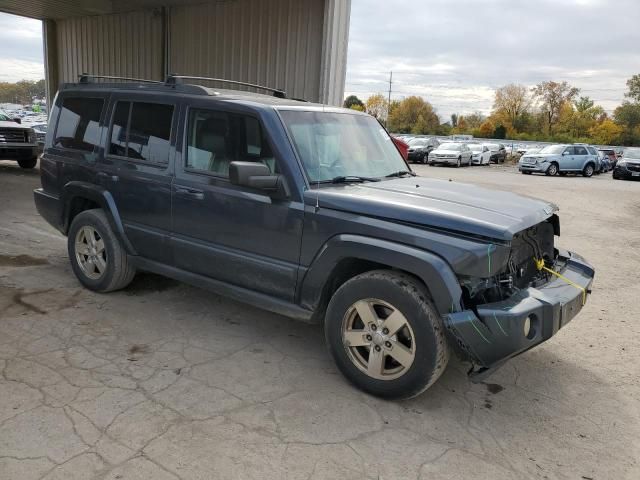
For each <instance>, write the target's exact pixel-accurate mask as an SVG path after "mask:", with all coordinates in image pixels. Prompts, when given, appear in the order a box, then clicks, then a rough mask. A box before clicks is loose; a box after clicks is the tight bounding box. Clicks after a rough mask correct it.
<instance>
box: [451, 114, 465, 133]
mask: <svg viewBox="0 0 640 480" xmlns="http://www.w3.org/2000/svg"><path fill="white" fill-rule="evenodd" d="M453 130H454V132H455V133H467V131H468V130H469V124H468V123H467V120H466V117H463V116H462V115H460V116H459V117H458V124H457V125H456V128H454V129H453Z"/></svg>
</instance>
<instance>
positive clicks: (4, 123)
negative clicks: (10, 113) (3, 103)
mask: <svg viewBox="0 0 640 480" xmlns="http://www.w3.org/2000/svg"><path fill="white" fill-rule="evenodd" d="M0 128H15V129H16V130H29V127H28V126H26V125H21V124H19V123H16V122H7V121H5V120H2V121H0Z"/></svg>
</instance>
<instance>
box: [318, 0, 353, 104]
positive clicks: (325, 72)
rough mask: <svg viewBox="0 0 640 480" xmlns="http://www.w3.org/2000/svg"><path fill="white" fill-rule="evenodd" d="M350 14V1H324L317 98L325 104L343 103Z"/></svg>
mask: <svg viewBox="0 0 640 480" xmlns="http://www.w3.org/2000/svg"><path fill="white" fill-rule="evenodd" d="M350 17H351V0H325V7H324V27H323V34H322V37H323V38H322V65H321V71H320V73H321V76H322V78H321V80H320V101H321V102H322V103H325V104H328V105H336V106H339V105H342V100H343V98H342V97H344V84H345V80H346V75H347V44H348V41H349V19H350Z"/></svg>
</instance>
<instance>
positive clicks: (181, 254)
mask: <svg viewBox="0 0 640 480" xmlns="http://www.w3.org/2000/svg"><path fill="white" fill-rule="evenodd" d="M92 78H93V77H90V76H83V77H82V81H81V82H80V83H78V84H65V85H63V86H62V88H61V90H60V92H59V93H58V95H57V97H56V100H55V103H54V106H53V109H52V113H51V125H50V130H49V132H48V134H47V137H46V140H45V150H44V153H43V155H42V160H41V162H42V168H41V181H42V187H41V188H39V189H37V190H35V192H34V197H35V203H36V206H37V209H38V212H39V213H40V214H41V215H42V216H43V217H44V218H45V219H46V220H47V221H48V222H49V223H50V224H52V225H53V226H55V227H56V228H57V229H58V230H59V231H60V232H61V233H62V234H63V235H66V236H67V249H68V254H69V260H70V263H71V268H72V270H73V272H74V273H75V275H76V276H77V278H78V280H79V281H80V283H81V284H82V285H84V286H85V287H86V288H88V289H90V290H94V291H97V292H110V291H113V290H118V289H122V288H125V287H126V286H127V285H128V284H129V283H130V282H131V280H132V279H133V277H134V276H135V274H136V271H140V270H146V271H151V272H155V273H157V274H161V275H166V276H168V277H172V278H175V279H178V280H181V281H185V282H189V283H192V284H194V285H196V286H198V287H200V288H207V289H210V290H212V291H214V292H217V293H219V294H223V295H227V296H229V297H232V298H234V299H237V300H240V301H244V302H247V303H250V304H253V305H256V306H259V307H261V308H264V309H267V310H271V311H273V312H277V313H280V314H283V315H287V316H290V317H294V318H297V319H300V320H304V321H309V322H321V323H322V324H323V328H324V332H325V338H326V343H327V345H328V348H329V351H330V353H331V355H332V356H333V358H334V360H335V362H336V364H337V366H338V368H339V369H340V371H341V372H342V373H343V374H344V375H345V377H346V378H348V379H349V380H350V381H351V382H353V383H354V384H355V385H356V386H358V387H359V388H361V389H362V390H364V391H366V392H369V393H371V394H374V395H379V396H381V397H386V398H406V397H411V396H414V395H417V394H419V393H420V392H422V391H424V390H426V389H427V388H429V387H430V386H431V385H432V384H433V383H434V382H435V381H436V380H437V379H438V377H439V376H440V375H441V374H442V372H443V371H444V370H445V368H446V366H447V362H448V360H449V357H450V354H451V352H452V351H454V350H455V351H456V352H458V353H459V354H460V355H461V356H462V357H463V358H464V359H466V360H467V361H469V362H472V366H473V370H472V371H471V372H470V374H471V376H472V378H473V379H475V380H477V381H479V380H480V379H482V378H484V377H486V375H488V374H490V373H491V372H492V371H493V370H494V369H495V368H497V367H499V366H500V365H502V364H503V363H504V362H505V361H506V360H507V359H509V358H512V357H514V356H515V355H518V354H520V353H522V352H525V351H528V350H529V349H531V348H532V347H534V346H536V345H538V344H540V343H542V342H544V341H546V340H548V339H549V338H551V337H552V336H553V335H554V334H555V333H556V332H557V331H558V330H559V329H560V328H561V327H564V326H565V325H567V324H568V323H569V321H571V320H572V318H574V317H575V315H576V314H577V313H578V312H579V311H580V310H581V309H582V307H583V305H584V303H585V301H586V299H587V296H588V295H587V294H588V293H589V289H590V286H591V283H592V281H593V277H594V270H593V268H592V267H591V266H590V265H589V264H588V263H587V262H586V261H585V260H584V259H582V258H581V257H580V256H579V255H577V254H575V253H572V252H568V251H566V250H562V249H560V248H557V246H556V245H555V236H556V235H559V234H560V220H559V217H558V214H557V207H555V206H554V205H553V204H551V203H548V202H546V201H543V200H536V199H532V198H529V197H522V196H518V195H516V194H514V193H509V192H503V191H492V190H488V189H484V188H481V187H479V186H475V185H470V184H460V183H457V182H444V181H442V180H436V179H429V178H421V177H417V176H415V174H414V173H413V172H412V171H411V169H410V167H409V165H408V164H407V163H406V162H405V161H404V160H403V158H402V157H401V155H400V154H399V153H398V150H397V149H396V147H395V146H394V144H393V142H392V140H391V138H390V137H389V135H388V134H387V132H386V131H385V130H384V129H383V128H381V127H380V125H379V124H378V122H377V121H376V120H375V119H374V118H373V117H371V116H369V115H366V114H364V113H361V112H356V111H354V110H346V109H341V108H332V107H327V106H323V105H317V104H311V103H305V102H300V101H295V100H290V99H287V98H286V97H285V94H284V93H283V92H281V91H275V92H274V93H275V94H276V95H277V98H276V97H273V96H266V95H258V94H253V93H249V92H239V91H230V90H222V89H215V90H213V89H208V88H205V87H201V86H197V85H189V84H186V83H181V82H184V81H185V80H187V79H188V77H176V76H169V77H168V79H167V81H166V82H165V83H158V84H153V83H120V84H109V83H98V82H96V83H94V82H93V81H92ZM265 88H266V87H265ZM454 145H457V147H456V150H455V156H456V157H457V158H454V159H453V161H454V162H456V160H460V158H461V157H462V156H463V154H462V152H463V151H464V152H469V156H468V157H467V158H469V159H470V150H469V149H468V147H466V146H464V145H462V144H449V145H447V148H449V149H450V150H448V151H454V150H451V149H452V147H453V146H454ZM555 271H557V272H558V275H562V276H564V277H566V278H570V279H571V282H572V283H571V284H568V283H565V282H564V281H563V280H562V279H561V278H560V277H558V276H556V275H555V274H553V273H550V272H555ZM256 335H259V332H258V331H256ZM296 341H302V340H299V339H298V340H296ZM519 368H520V371H521V374H523V375H524V374H525V373H524V370H523V367H522V366H520V367H519Z"/></svg>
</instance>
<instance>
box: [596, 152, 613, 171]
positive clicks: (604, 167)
mask: <svg viewBox="0 0 640 480" xmlns="http://www.w3.org/2000/svg"><path fill="white" fill-rule="evenodd" d="M598 162H599V163H600V173H607V172H610V171H611V169H612V167H611V161H610V160H609V156H608V155H607V154H606V153H604V152H603V151H602V150H598Z"/></svg>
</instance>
